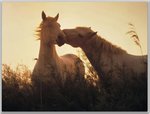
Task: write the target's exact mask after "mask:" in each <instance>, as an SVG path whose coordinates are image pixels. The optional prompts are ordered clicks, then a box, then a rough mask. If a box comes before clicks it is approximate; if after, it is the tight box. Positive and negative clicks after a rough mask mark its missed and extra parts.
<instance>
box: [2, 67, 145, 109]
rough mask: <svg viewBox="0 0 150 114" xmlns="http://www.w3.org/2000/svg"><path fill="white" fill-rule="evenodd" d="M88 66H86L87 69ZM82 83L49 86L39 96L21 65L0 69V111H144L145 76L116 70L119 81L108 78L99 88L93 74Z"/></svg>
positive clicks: (29, 74) (98, 81)
mask: <svg viewBox="0 0 150 114" xmlns="http://www.w3.org/2000/svg"><path fill="white" fill-rule="evenodd" d="M89 67H90V66H89ZM91 69H92V68H90V70H89V71H88V72H90V71H91V73H89V74H90V75H88V76H87V77H86V80H82V83H78V82H75V81H74V82H70V81H67V82H66V83H65V86H64V87H63V88H60V87H59V86H58V85H53V84H50V85H49V88H47V87H43V89H42V102H41V96H40V95H41V93H40V91H39V89H38V90H34V89H33V88H34V87H33V86H32V83H31V71H30V70H29V69H28V68H27V67H26V66H25V65H18V66H17V67H16V69H15V70H13V69H11V67H10V66H9V65H6V64H3V66H2V110H3V111H147V74H142V75H141V76H139V77H137V76H136V74H134V73H133V74H132V78H131V76H129V75H128V74H126V72H125V71H124V70H125V69H120V70H119V72H118V74H121V73H122V72H124V75H123V76H122V75H120V78H119V80H113V78H111V77H110V76H107V77H106V78H105V80H104V81H105V83H104V84H103V85H102V84H101V83H100V80H95V78H92V77H97V75H96V73H94V71H92V70H91Z"/></svg>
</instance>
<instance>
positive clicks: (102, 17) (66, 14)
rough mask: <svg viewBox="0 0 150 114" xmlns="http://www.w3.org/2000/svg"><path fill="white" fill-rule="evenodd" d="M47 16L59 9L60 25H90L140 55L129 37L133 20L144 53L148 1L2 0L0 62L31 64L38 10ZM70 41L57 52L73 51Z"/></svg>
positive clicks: (35, 53) (36, 45)
mask: <svg viewBox="0 0 150 114" xmlns="http://www.w3.org/2000/svg"><path fill="white" fill-rule="evenodd" d="M42 10H43V11H45V13H46V14H47V15H49V16H53V17H54V16H55V15H56V14H57V13H59V14H60V15H59V20H58V22H59V23H60V24H61V29H64V28H75V27H77V26H86V27H91V28H92V29H93V30H94V31H98V35H100V36H102V37H103V38H105V39H106V40H108V41H110V42H112V43H113V44H116V45H118V46H120V47H121V48H123V49H125V50H127V52H128V53H130V54H134V55H140V54H141V52H140V49H139V47H138V46H136V45H135V44H134V42H133V41H131V39H129V37H128V35H126V32H127V31H129V30H130V29H129V26H128V23H129V22H130V23H133V24H134V25H135V28H136V32H137V34H138V36H139V38H140V41H141V44H142V49H143V53H144V54H147V2H145V3H144V2H134V3H132V2H84V3H83V2H37V3H36V2H20V3H17V2H10V3H9V2H4V3H3V4H2V63H7V64H10V65H12V66H15V65H16V64H19V63H22V64H26V65H27V66H28V67H29V68H30V69H32V68H33V66H34V64H35V62H36V61H34V60H33V59H34V58H36V57H38V52H39V42H40V41H36V37H35V35H34V34H35V32H34V31H35V29H36V27H38V25H39V24H40V23H41V12H42ZM76 50H77V48H72V47H71V46H69V45H64V46H62V47H57V52H58V54H59V55H63V54H67V53H74V54H75V53H76Z"/></svg>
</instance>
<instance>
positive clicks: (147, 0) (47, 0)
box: [0, 0, 150, 114]
mask: <svg viewBox="0 0 150 114" xmlns="http://www.w3.org/2000/svg"><path fill="white" fill-rule="evenodd" d="M2 2H148V9H149V10H150V8H149V6H150V2H149V0H0V25H1V26H0V57H2ZM149 10H148V20H150V17H149V15H150V12H149ZM149 25H150V22H149V21H148V29H147V30H149ZM149 37H150V33H149V31H148V39H147V40H148V43H147V44H149V42H150V39H149ZM149 56H150V46H149V45H148V68H149V67H150V60H149ZM1 60H2V58H1ZM0 68H1V69H2V61H0ZM0 74H1V70H0ZM0 81H1V80H0ZM149 87H150V70H149V69H148V96H150V91H149ZM0 89H1V92H2V83H1V82H0ZM1 92H0V112H1V113H2V114H20V113H21V114H29V113H32V114H43V113H44V114H49V113H51V114H52V113H65V114H66V113H72V114H74V113H78V112H2V111H1V110H2V101H1V100H2V94H1ZM79 113H81V112H79ZM82 113H86V114H87V113H91V114H93V113H100V114H128V113H129V114H147V113H149V114H150V98H149V97H148V111H147V112H82Z"/></svg>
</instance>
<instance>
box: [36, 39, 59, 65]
mask: <svg viewBox="0 0 150 114" xmlns="http://www.w3.org/2000/svg"><path fill="white" fill-rule="evenodd" d="M57 59H58V55H57V53H56V49H55V45H54V44H51V45H45V44H44V42H43V41H41V42H40V51H39V61H41V62H43V64H51V63H55V62H57Z"/></svg>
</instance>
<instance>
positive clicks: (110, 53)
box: [82, 36, 121, 75]
mask: <svg viewBox="0 0 150 114" xmlns="http://www.w3.org/2000/svg"><path fill="white" fill-rule="evenodd" d="M106 42H107V41H106ZM85 43H86V45H84V46H82V50H83V51H84V52H85V54H86V56H87V58H88V59H89V61H90V63H91V64H92V66H93V67H94V68H95V70H96V71H97V73H98V75H104V73H103V72H104V71H103V69H102V64H103V63H106V64H110V66H108V67H111V64H112V63H111V62H112V61H113V58H114V56H120V55H121V52H117V50H116V51H114V50H112V49H109V48H108V49H106V48H105V47H107V45H109V46H111V44H109V42H107V43H105V42H104V40H103V39H102V38H99V37H97V36H94V37H93V38H91V39H90V40H88V41H87V42H85ZM85 43H84V44H85ZM112 46H113V45H112ZM113 48H117V47H113Z"/></svg>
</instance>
